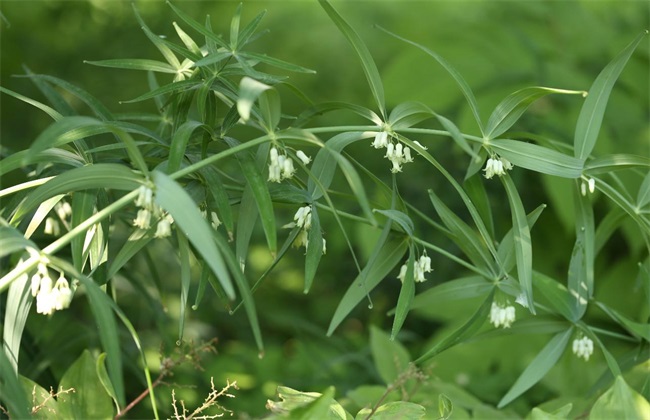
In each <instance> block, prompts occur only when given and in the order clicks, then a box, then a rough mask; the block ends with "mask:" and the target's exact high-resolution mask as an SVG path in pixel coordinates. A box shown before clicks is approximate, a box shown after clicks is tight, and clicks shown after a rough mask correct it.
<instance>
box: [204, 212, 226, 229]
mask: <svg viewBox="0 0 650 420" xmlns="http://www.w3.org/2000/svg"><path fill="white" fill-rule="evenodd" d="M201 216H203V218H204V219H207V218H208V211H207V210H201ZM210 225H212V228H213V229H215V230H217V229H218V228H219V226H221V219H219V216H218V215H217V213H216V212H214V211H211V212H210Z"/></svg>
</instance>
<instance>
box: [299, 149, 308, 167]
mask: <svg viewBox="0 0 650 420" xmlns="http://www.w3.org/2000/svg"><path fill="white" fill-rule="evenodd" d="M296 156H298V159H300V161H301V162H302V163H303V164H305V165H308V164H309V162H311V158H310V157H309V156H307V155H306V154H305V152H303V151H302V150H298V151H297V152H296Z"/></svg>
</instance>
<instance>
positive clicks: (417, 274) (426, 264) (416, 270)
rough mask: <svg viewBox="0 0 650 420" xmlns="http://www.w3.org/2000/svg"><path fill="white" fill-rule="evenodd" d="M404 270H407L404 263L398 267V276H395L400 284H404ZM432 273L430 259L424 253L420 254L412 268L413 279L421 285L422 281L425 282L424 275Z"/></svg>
mask: <svg viewBox="0 0 650 420" xmlns="http://www.w3.org/2000/svg"><path fill="white" fill-rule="evenodd" d="M406 270H408V266H407V265H406V263H404V264H402V266H401V267H400V269H399V274H398V275H397V278H398V279H399V280H400V281H401V282H402V283H404V278H405V277H406ZM432 271H433V269H432V268H431V258H430V257H429V256H428V255H427V254H426V252H425V253H424V254H422V256H420V258H419V259H418V260H417V261H416V262H415V265H414V266H413V278H414V279H415V281H416V282H418V283H422V282H423V281H426V280H427V278H426V277H424V273H430V272H432Z"/></svg>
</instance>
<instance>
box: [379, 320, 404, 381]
mask: <svg viewBox="0 0 650 420" xmlns="http://www.w3.org/2000/svg"><path fill="white" fill-rule="evenodd" d="M370 352H371V353H372V358H373V359H374V361H375V367H376V368H377V371H378V372H379V376H381V379H382V380H383V381H384V383H386V384H387V385H390V384H392V383H394V382H395V380H396V379H397V377H398V376H399V375H400V374H401V373H402V372H404V371H406V369H407V368H408V366H409V363H411V356H409V353H408V351H407V350H406V348H405V347H404V346H403V345H402V344H401V343H400V342H399V341H397V340H391V338H390V335H388V334H386V333H385V332H383V331H382V330H381V329H379V328H377V327H375V326H374V325H371V326H370Z"/></svg>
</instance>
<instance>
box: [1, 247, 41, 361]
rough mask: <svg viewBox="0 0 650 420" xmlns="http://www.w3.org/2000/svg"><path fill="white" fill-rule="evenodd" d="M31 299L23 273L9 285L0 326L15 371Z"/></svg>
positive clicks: (6, 352) (27, 279)
mask: <svg viewBox="0 0 650 420" xmlns="http://www.w3.org/2000/svg"><path fill="white" fill-rule="evenodd" d="M0 249H1V248H0ZM33 301H34V298H33V297H32V293H31V287H30V281H29V276H28V275H27V274H24V275H22V276H20V277H18V279H16V280H15V281H13V282H12V283H11V285H10V286H9V292H8V293H7V306H6V309H5V318H4V323H3V328H2V347H3V350H4V353H5V355H6V356H7V360H8V361H9V363H10V364H11V366H12V367H13V369H14V372H15V373H18V356H19V355H20V342H21V341H22V338H23V331H24V329H25V323H26V322H27V315H28V314H29V309H30V308H31V307H32V302H33Z"/></svg>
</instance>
